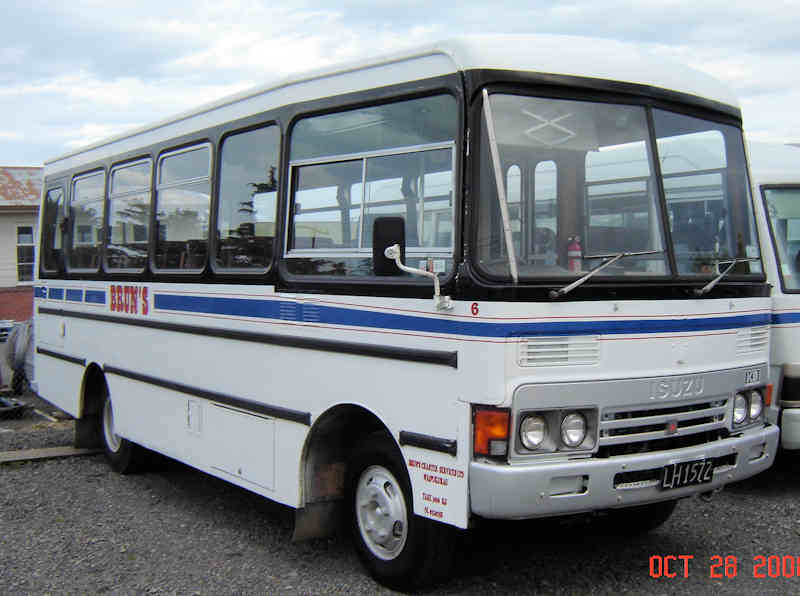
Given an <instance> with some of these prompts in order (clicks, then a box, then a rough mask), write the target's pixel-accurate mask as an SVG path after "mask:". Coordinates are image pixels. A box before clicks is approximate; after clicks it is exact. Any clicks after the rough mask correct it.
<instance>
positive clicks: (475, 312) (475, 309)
mask: <svg viewBox="0 0 800 596" xmlns="http://www.w3.org/2000/svg"><path fill="white" fill-rule="evenodd" d="M470 310H472V316H473V317H477V316H478V313H479V312H480V310H479V309H478V303H477V302H473V303H472V308H471V309H470Z"/></svg>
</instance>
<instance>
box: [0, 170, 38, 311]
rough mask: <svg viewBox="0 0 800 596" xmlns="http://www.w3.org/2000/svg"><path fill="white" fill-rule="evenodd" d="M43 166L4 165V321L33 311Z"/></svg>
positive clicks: (0, 173)
mask: <svg viewBox="0 0 800 596" xmlns="http://www.w3.org/2000/svg"><path fill="white" fill-rule="evenodd" d="M41 193H42V168H41V167H13V166H0V320H2V319H11V320H15V321H25V320H27V319H29V318H31V315H32V312H33V285H32V284H33V279H34V261H35V256H36V237H37V231H38V230H37V227H38V213H39V201H40V199H41V196H40V195H41Z"/></svg>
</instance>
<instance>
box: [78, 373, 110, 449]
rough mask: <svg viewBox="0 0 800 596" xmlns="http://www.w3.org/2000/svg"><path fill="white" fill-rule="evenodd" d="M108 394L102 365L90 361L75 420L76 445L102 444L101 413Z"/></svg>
mask: <svg viewBox="0 0 800 596" xmlns="http://www.w3.org/2000/svg"><path fill="white" fill-rule="evenodd" d="M106 395H108V383H107V382H106V376H105V373H104V372H103V369H102V367H101V366H100V365H99V364H97V363H96V362H92V363H90V364H89V365H88V366H87V367H86V370H85V371H84V373H83V379H82V380H81V388H80V396H79V402H78V415H77V416H76V420H75V435H74V439H73V444H74V445H75V447H86V448H95V447H100V446H101V445H102V442H101V437H100V430H99V429H100V415H101V411H102V408H103V400H104V399H105V397H106Z"/></svg>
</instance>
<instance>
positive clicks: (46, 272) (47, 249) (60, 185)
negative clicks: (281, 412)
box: [39, 179, 67, 277]
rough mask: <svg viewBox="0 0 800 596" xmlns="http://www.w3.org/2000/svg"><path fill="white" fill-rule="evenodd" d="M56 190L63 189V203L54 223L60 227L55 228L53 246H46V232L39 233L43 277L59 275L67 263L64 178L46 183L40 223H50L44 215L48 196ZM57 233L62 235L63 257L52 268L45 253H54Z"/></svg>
mask: <svg viewBox="0 0 800 596" xmlns="http://www.w3.org/2000/svg"><path fill="white" fill-rule="evenodd" d="M56 190H60V191H61V205H60V207H59V209H57V210H56V221H55V223H54V225H56V226H57V227H58V229H57V230H55V232H54V235H53V238H52V240H53V246H44V242H45V240H46V239H47V238H46V237H45V234H43V233H40V234H39V275H41V276H43V277H46V276H51V277H52V276H54V275H58V274H59V273H61V272H62V271H64V268H65V263H66V259H65V258H64V244H65V242H64V240H65V238H64V236H65V234H64V221H65V220H66V216H67V215H66V208H67V191H66V186H65V184H64V180H63V179H62V180H60V181H59V182H57V183H53V184H45V185H44V192H43V193H42V201H41V205H40V209H41V217H40V222H39V223H40V224H41V226H42V228H44V226H46V225H48V222H46V221H45V220H44V217H45V206H46V205H47V197H48V196H49V195H50V193H51V192H53V191H56ZM58 211H61V222H60V223H59V222H58ZM55 234H58V235H59V236H60V237H61V257H60V259H58V261H59V262H58V263H57V264H56V267H55V268H52V269H50V268H48V267H47V259H45V258H43V255H45V254H52V252H53V251H54V250H55ZM48 258H49V257H48Z"/></svg>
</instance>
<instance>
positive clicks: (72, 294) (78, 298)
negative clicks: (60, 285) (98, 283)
mask: <svg viewBox="0 0 800 596" xmlns="http://www.w3.org/2000/svg"><path fill="white" fill-rule="evenodd" d="M67 300H71V301H72V302H83V290H67Z"/></svg>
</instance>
